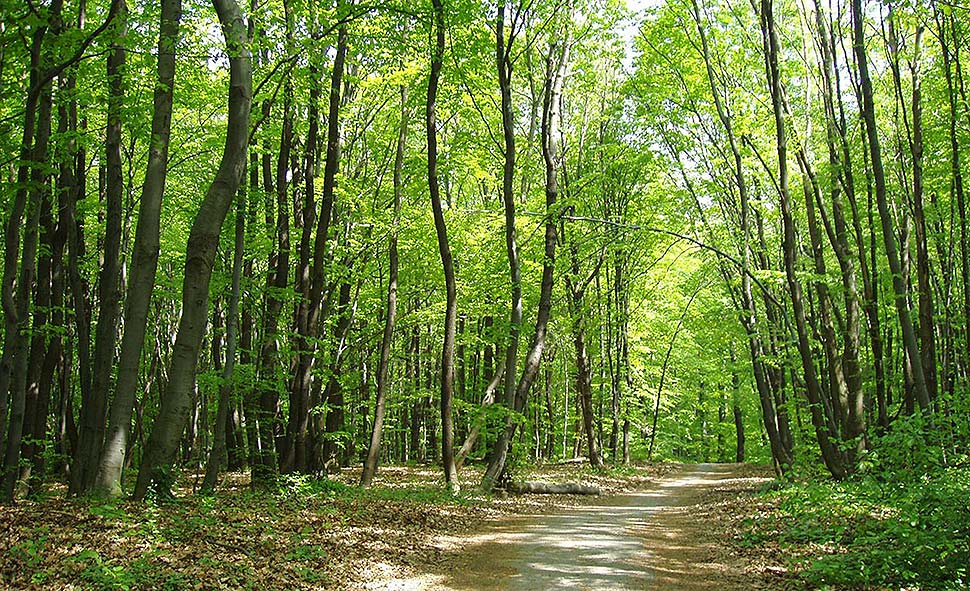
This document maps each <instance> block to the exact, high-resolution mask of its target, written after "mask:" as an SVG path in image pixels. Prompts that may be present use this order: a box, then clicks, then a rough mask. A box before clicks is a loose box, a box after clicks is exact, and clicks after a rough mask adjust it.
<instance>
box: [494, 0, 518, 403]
mask: <svg viewBox="0 0 970 591" xmlns="http://www.w3.org/2000/svg"><path fill="white" fill-rule="evenodd" d="M505 10H506V4H505V0H502V1H501V2H500V3H499V6H498V14H497V15H496V17H495V65H496V69H497V71H498V85H499V93H500V95H501V97H502V102H501V112H502V138H503V142H504V144H503V145H504V149H503V155H504V160H503V163H502V204H503V206H504V208H505V253H506V256H507V258H508V261H509V280H510V281H511V296H512V297H511V303H510V306H509V337H508V341H507V342H506V346H505V367H506V372H505V387H504V392H505V404H506V405H507V406H508V407H509V408H513V407H514V406H515V386H516V378H517V377H518V372H517V371H516V370H517V367H518V357H519V335H520V333H521V330H522V272H521V270H520V266H519V248H518V245H517V243H516V235H515V234H516V232H515V195H514V188H513V184H514V182H515V114H514V110H513V106H512V46H513V44H514V42H515V34H516V31H515V29H514V28H513V29H512V30H511V31H509V35H508V39H506V36H505Z"/></svg>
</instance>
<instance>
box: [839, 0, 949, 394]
mask: <svg viewBox="0 0 970 591" xmlns="http://www.w3.org/2000/svg"><path fill="white" fill-rule="evenodd" d="M863 19H864V15H863V13H862V0H852V31H853V37H852V45H853V46H854V48H855V54H856V62H857V64H858V68H859V87H860V91H861V97H860V98H861V105H860V108H861V110H862V113H861V114H862V120H863V124H864V127H865V132H866V140H867V143H868V148H869V157H870V160H871V166H872V176H873V181H874V183H875V193H876V205H877V207H878V209H879V219H880V222H881V223H882V234H883V244H884V246H885V248H886V258H887V260H888V262H889V272H890V273H891V274H892V284H893V294H894V304H895V307H896V314H897V315H898V317H899V324H900V330H901V332H902V337H903V347H904V349H905V351H906V357H907V359H908V360H909V362H910V364H911V366H912V376H913V386H914V389H915V394H916V400H917V402H918V403H919V406H920V409H921V410H922V411H923V412H924V413H929V412H930V395H929V390H928V389H927V386H926V378H925V375H924V373H923V363H922V357H921V355H920V350H919V343H918V342H917V339H916V332H915V330H914V329H913V323H912V322H911V321H910V316H909V301H908V299H907V293H906V284H905V280H904V279H903V275H902V263H901V262H900V258H899V250H898V248H897V245H896V237H895V236H896V234H895V227H894V225H893V219H892V213H891V212H890V209H889V200H888V198H887V195H886V173H885V170H884V169H883V163H882V152H881V150H880V147H879V130H878V128H877V127H876V111H875V105H874V103H873V91H872V79H871V78H870V77H869V63H868V57H867V53H866V46H865V34H864V32H863V30H864V27H863ZM873 272H875V269H873Z"/></svg>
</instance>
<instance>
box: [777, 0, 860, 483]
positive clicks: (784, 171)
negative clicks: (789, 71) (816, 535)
mask: <svg viewBox="0 0 970 591" xmlns="http://www.w3.org/2000/svg"><path fill="white" fill-rule="evenodd" d="M760 6H761V10H760V13H761V14H760V16H761V31H762V41H763V43H764V50H765V54H764V55H765V66H766V70H767V79H768V85H769V89H770V91H771V99H772V101H771V102H772V110H773V112H774V120H775V140H776V148H777V152H778V184H779V197H780V199H781V214H782V230H783V239H782V251H783V254H784V262H785V276H786V278H787V282H788V290H789V296H790V297H791V303H792V312H793V313H794V316H795V331H796V333H797V335H798V352H799V356H800V357H801V362H802V372H803V374H804V376H803V377H804V379H805V387H806V394H807V396H808V399H809V404H810V410H811V414H812V423H813V425H814V426H815V434H816V438H817V439H818V443H819V448H820V449H821V451H822V459H823V461H824V462H825V465H826V467H827V468H828V470H829V472H830V473H831V474H832V476H834V477H835V478H843V477H844V476H845V475H846V467H845V465H844V460H843V458H842V456H841V453H840V452H839V450H838V448H836V447H835V446H834V444H833V439H832V438H833V437H834V436H835V435H836V432H835V429H834V428H833V427H834V425H832V424H831V420H829V419H828V417H826V413H825V412H824V408H823V398H822V397H823V394H822V388H821V384H820V382H819V378H818V373H817V371H816V367H815V360H814V359H813V357H812V346H811V342H810V341H809V334H808V326H807V322H806V318H805V305H804V302H803V300H802V287H801V283H800V281H799V279H798V276H797V269H796V267H795V257H796V248H797V247H796V244H795V222H794V217H793V212H792V207H791V196H790V193H789V189H788V142H787V131H786V129H785V119H784V114H783V108H782V86H781V75H780V72H779V64H778V53H779V49H778V36H777V32H776V30H775V17H774V8H773V6H772V0H761V5H760Z"/></svg>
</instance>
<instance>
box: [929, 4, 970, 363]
mask: <svg viewBox="0 0 970 591" xmlns="http://www.w3.org/2000/svg"><path fill="white" fill-rule="evenodd" d="M933 12H934V17H935V19H936V24H937V31H938V33H937V37H938V39H939V40H940V49H941V52H940V53H942V54H943V71H944V74H945V75H946V89H947V107H948V115H949V119H948V121H947V135H948V139H949V143H950V177H951V184H950V193H951V199H955V201H956V210H957V217H958V218H959V220H960V222H959V224H960V232H959V233H960V279H961V284H962V286H963V302H962V303H963V318H964V337H963V338H964V342H963V346H964V349H963V351H962V358H963V363H964V364H967V363H970V322H968V321H966V319H968V318H970V232H968V230H967V208H966V195H965V193H964V188H963V166H962V160H961V156H960V140H959V134H958V125H959V123H958V119H959V115H958V113H957V103H958V101H959V97H958V93H959V91H958V89H957V81H956V80H954V78H955V75H954V69H955V68H956V69H957V72H956V74H957V76H959V75H960V74H961V73H962V72H961V70H960V63H959V61H958V60H957V57H958V55H959V54H957V53H956V50H957V48H958V47H959V45H958V44H959V40H958V39H957V38H956V32H957V25H956V19H955V17H954V16H953V14H952V13H950V14H946V13H945V12H944V11H942V10H941V9H940V8H939V7H938V6H937V4H936V2H934V3H933ZM948 40H949V41H948ZM954 62H955V63H954ZM964 108H965V109H966V105H964Z"/></svg>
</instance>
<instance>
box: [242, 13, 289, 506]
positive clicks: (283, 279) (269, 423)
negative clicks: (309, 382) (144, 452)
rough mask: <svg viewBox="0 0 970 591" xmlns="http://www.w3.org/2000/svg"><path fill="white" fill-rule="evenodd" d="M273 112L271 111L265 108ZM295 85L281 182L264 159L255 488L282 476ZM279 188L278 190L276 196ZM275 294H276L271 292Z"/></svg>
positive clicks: (285, 125)
mask: <svg viewBox="0 0 970 591" xmlns="http://www.w3.org/2000/svg"><path fill="white" fill-rule="evenodd" d="M286 26H287V37H288V38H289V37H290V36H291V35H292V30H291V29H292V26H293V25H292V23H291V17H290V16H289V13H287V25H286ZM264 108H265V109H267V110H268V107H265V106H264ZM293 117H294V113H293V85H292V82H291V81H290V80H289V78H287V80H286V82H284V87H283V122H282V128H281V130H280V143H279V152H278V154H277V160H276V182H275V183H274V182H273V181H272V179H273V170H272V163H271V162H270V159H269V158H268V155H266V154H264V155H263V161H262V169H263V190H264V193H265V194H266V199H267V205H268V207H267V216H268V218H272V217H273V216H272V213H270V212H271V211H272V209H273V207H274V206H273V204H272V202H271V200H270V197H269V194H270V193H274V194H275V197H276V203H275V210H276V216H275V222H276V223H275V245H274V248H275V250H274V251H273V252H271V253H270V256H269V267H270V273H269V274H268V275H267V277H266V283H267V288H268V289H267V294H266V304H265V310H264V313H263V322H262V335H261V336H262V343H261V344H260V351H259V359H258V370H257V373H258V376H259V381H258V384H259V385H258V388H259V403H258V407H257V418H258V438H259V445H258V449H259V454H258V455H257V457H256V461H254V462H253V464H252V478H251V482H252V486H253V487H254V488H264V487H271V486H273V485H274V484H275V482H276V477H277V475H278V473H279V458H278V456H277V453H278V452H279V450H278V449H277V442H276V435H277V431H278V425H277V421H278V417H277V414H278V412H279V402H280V387H279V385H278V374H279V371H280V367H281V365H282V359H281V358H280V357H281V356H280V342H279V341H280V336H281V335H280V334H279V331H280V329H279V323H280V315H281V314H282V313H283V305H284V303H285V302H284V296H283V295H282V292H283V290H285V289H286V288H287V286H288V285H289V273H290V200H289V191H288V188H289V185H290V180H291V179H290V178H289V177H288V175H287V173H288V171H289V166H290V152H291V150H292V143H293ZM274 189H275V191H274ZM271 290H272V291H271Z"/></svg>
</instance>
